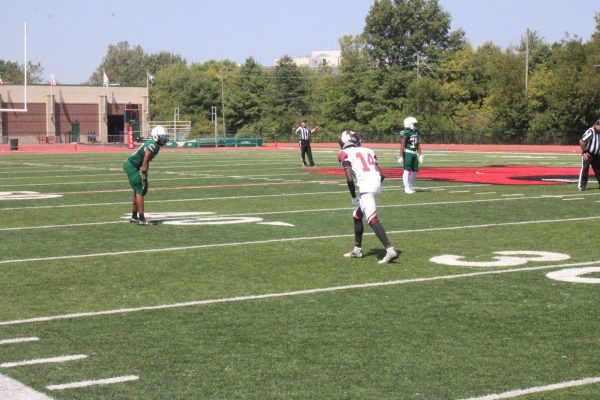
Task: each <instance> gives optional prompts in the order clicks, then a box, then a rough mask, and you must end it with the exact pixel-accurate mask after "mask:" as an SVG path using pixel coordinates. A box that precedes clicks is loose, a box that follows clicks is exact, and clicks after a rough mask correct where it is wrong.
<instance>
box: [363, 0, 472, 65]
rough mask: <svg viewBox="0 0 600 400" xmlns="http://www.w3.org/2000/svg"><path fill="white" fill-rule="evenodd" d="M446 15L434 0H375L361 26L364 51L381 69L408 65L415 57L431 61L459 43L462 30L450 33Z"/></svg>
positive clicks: (413, 62)
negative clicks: (362, 28)
mask: <svg viewBox="0 0 600 400" xmlns="http://www.w3.org/2000/svg"><path fill="white" fill-rule="evenodd" d="M450 22H451V19H450V14H448V13H447V12H446V11H444V10H443V9H442V8H441V7H440V5H439V3H438V1H437V0H376V1H375V3H374V4H373V5H372V6H371V9H370V10H369V14H368V15H367V18H366V26H365V29H364V35H365V40H366V43H367V46H368V51H369V53H370V54H371V56H372V57H373V59H374V60H375V61H376V62H377V63H378V65H379V66H380V67H382V68H384V69H390V68H392V67H398V68H401V69H406V68H411V67H413V66H414V65H415V63H416V62H417V55H419V58H421V57H424V58H426V59H428V60H430V61H432V62H435V61H436V60H438V59H439V57H440V55H441V53H442V52H444V51H446V50H448V49H449V48H452V47H454V48H456V47H458V46H459V45H460V42H461V40H462V37H463V36H464V33H462V31H456V32H453V33H451V32H450Z"/></svg>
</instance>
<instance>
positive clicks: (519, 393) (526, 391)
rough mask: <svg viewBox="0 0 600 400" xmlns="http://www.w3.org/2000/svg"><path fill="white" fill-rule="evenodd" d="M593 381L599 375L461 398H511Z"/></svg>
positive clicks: (481, 399) (598, 379)
mask: <svg viewBox="0 0 600 400" xmlns="http://www.w3.org/2000/svg"><path fill="white" fill-rule="evenodd" d="M594 383H600V377H594V378H584V379H578V380H575V381H567V382H561V383H554V384H552V385H546V386H536V387H532V388H529V389H518V390H511V391H509V392H504V393H498V394H488V395H486V396H481V397H470V398H468V399H463V400H502V399H512V398H515V397H519V396H524V395H526V394H536V393H543V392H550V391H553V390H561V389H568V388H572V387H577V386H584V385H592V384H594Z"/></svg>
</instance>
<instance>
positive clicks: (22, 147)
mask: <svg viewBox="0 0 600 400" xmlns="http://www.w3.org/2000/svg"><path fill="white" fill-rule="evenodd" d="M364 145H365V146H370V147H373V148H384V149H398V148H399V145H398V144H397V143H364ZM422 146H423V150H427V149H435V150H445V151H474V152H506V153H513V152H532V153H573V154H578V153H579V152H580V149H579V146H551V145H544V146H542V145H540V146H538V145H494V144H424V145H422ZM312 147H313V148H314V149H321V150H324V149H327V150H332V149H333V150H337V149H339V146H338V144H337V143H312ZM261 149H262V150H297V149H298V144H297V143H263V146H262V147H217V148H215V147H199V148H191V147H190V148H181V147H180V148H168V147H165V148H163V150H165V151H214V150H221V151H223V150H225V151H232V150H261ZM130 151H131V150H130V149H128V148H127V146H125V145H121V146H119V145H99V144H83V143H69V144H21V143H19V144H18V149H17V150H11V149H10V145H9V144H0V154H3V153H7V154H10V153H12V154H14V153H78V152H130Z"/></svg>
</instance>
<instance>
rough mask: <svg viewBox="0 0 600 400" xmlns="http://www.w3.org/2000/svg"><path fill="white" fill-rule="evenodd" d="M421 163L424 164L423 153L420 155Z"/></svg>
mask: <svg viewBox="0 0 600 400" xmlns="http://www.w3.org/2000/svg"><path fill="white" fill-rule="evenodd" d="M419 164H423V154H421V155H420V156H419Z"/></svg>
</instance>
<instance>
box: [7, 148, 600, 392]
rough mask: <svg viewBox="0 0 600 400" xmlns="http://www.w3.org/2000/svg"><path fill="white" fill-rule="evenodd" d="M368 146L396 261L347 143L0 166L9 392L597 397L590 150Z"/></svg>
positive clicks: (19, 159)
mask: <svg viewBox="0 0 600 400" xmlns="http://www.w3.org/2000/svg"><path fill="white" fill-rule="evenodd" d="M374 149H375V151H376V153H377V155H378V157H379V162H380V165H381V167H382V168H383V169H384V171H385V173H386V176H387V179H386V180H385V182H384V184H383V191H382V193H381V195H380V196H379V197H378V199H377V202H378V203H377V205H378V215H379V219H380V221H381V223H382V225H383V226H384V227H385V229H386V230H387V233H388V236H389V238H390V239H391V241H392V243H393V244H394V246H395V247H396V248H397V249H399V250H401V252H402V253H401V255H400V257H399V258H398V260H396V261H395V262H393V263H391V264H386V265H380V264H378V263H377V261H378V260H379V259H381V258H382V257H383V255H384V254H385V251H384V250H383V248H382V245H381V244H380V243H379V241H378V240H377V238H376V237H375V235H374V234H373V232H372V231H371V230H370V228H369V227H368V226H367V225H366V224H365V238H364V241H363V253H364V257H363V258H361V259H348V258H344V257H343V254H344V253H347V252H349V251H350V250H352V247H353V244H354V234H353V222H352V217H351V213H352V202H351V199H350V195H349V193H348V189H347V186H346V183H345V180H344V178H343V176H342V175H339V174H335V173H333V172H335V171H339V165H338V163H337V160H336V156H337V150H336V149H335V148H333V147H332V148H330V149H327V148H323V149H319V150H313V153H314V156H315V161H316V163H317V166H318V168H316V169H312V168H301V167H300V160H299V151H297V150H296V149H292V150H267V149H247V150H230V151H221V150H217V151H212V150H192V151H168V150H163V151H161V153H160V154H159V155H158V156H157V157H156V158H155V159H154V161H153V162H152V163H151V165H150V171H149V183H150V190H149V193H148V195H147V196H146V204H145V205H146V215H147V217H148V218H149V219H151V220H153V221H154V224H153V225H152V226H137V225H135V224H131V223H129V216H130V213H131V189H130V187H129V184H128V182H127V178H126V176H125V174H124V173H123V171H122V164H123V161H124V159H125V158H126V157H127V156H128V154H129V153H127V152H113V153H71V154H4V155H0V304H1V307H0V399H3V400H15V399H33V400H38V399H39V400H47V399H123V400H135V399H140V400H142V399H143V400H148V399H186V400H187V399H207V400H208V399H210V400H217V399H219V400H234V399H256V400H265V399H298V400H300V399H328V400H330V399H361V400H365V399H372V400H382V399H433V400H438V399H449V400H466V399H470V400H475V399H477V400H484V399H485V400H494V399H505V398H507V399H512V398H518V399H526V400H532V399H536V400H540V399H544V400H558V399H589V400H597V399H599V398H600V323H599V322H600V246H599V245H598V243H597V241H599V238H597V237H596V234H597V233H598V232H599V231H600V230H599V228H598V226H599V224H600V190H598V185H597V183H596V182H595V179H594V177H593V173H591V177H590V184H589V186H588V190H587V191H584V192H579V191H578V190H577V186H576V184H574V183H573V179H576V176H574V175H575V174H576V172H577V169H578V166H579V162H580V158H579V156H578V154H573V153H554V152H535V153H530V152H513V153H505V152H493V151H491V152H464V151H463V152H458V151H446V150H444V149H427V148H425V150H424V153H425V163H424V165H423V166H422V171H421V172H420V173H419V176H418V177H417V181H416V188H417V193H415V194H412V195H409V194H405V193H404V191H403V189H402V180H401V179H399V177H400V176H401V172H402V171H401V170H400V169H399V168H398V166H397V164H396V155H397V150H396V149H392V148H380V149H378V148H376V147H375V148H374ZM515 171H517V172H518V175H519V176H518V177H514V176H513V175H514V174H516V173H517V172H515ZM434 178H435V179H434ZM445 178H447V179H445ZM498 183H503V184H498Z"/></svg>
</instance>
